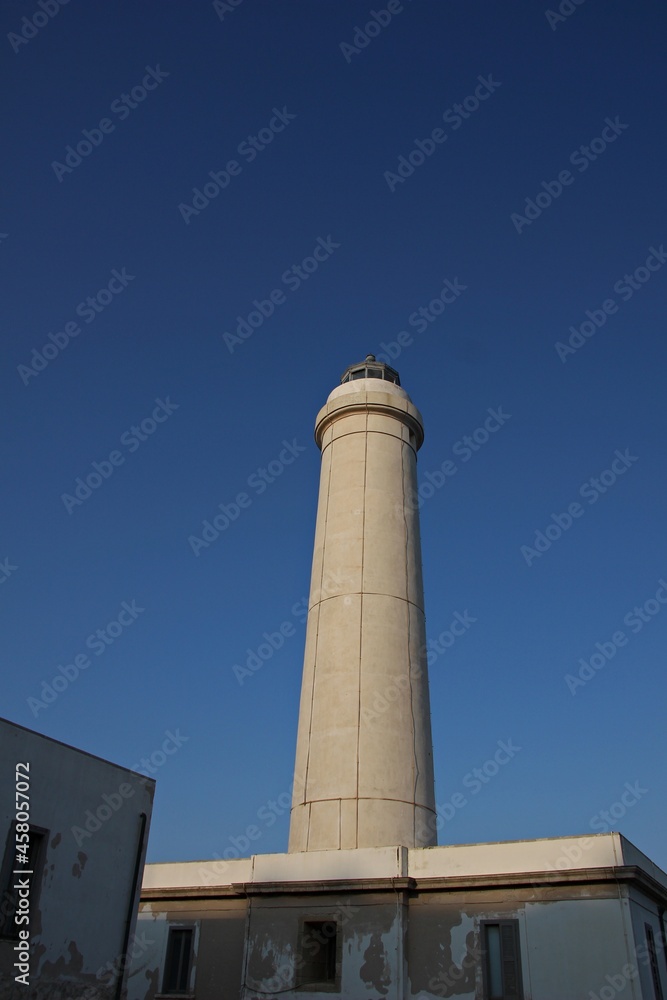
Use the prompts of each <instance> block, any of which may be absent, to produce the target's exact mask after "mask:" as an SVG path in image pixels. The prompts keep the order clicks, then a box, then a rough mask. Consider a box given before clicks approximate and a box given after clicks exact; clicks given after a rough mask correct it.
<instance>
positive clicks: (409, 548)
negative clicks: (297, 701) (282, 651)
mask: <svg viewBox="0 0 667 1000" xmlns="http://www.w3.org/2000/svg"><path fill="white" fill-rule="evenodd" d="M423 438H424V431H423V424H422V418H421V414H420V413H419V411H418V410H417V408H416V407H415V406H414V405H413V403H412V402H411V400H410V397H409V396H408V394H407V392H406V391H405V390H404V389H402V388H401V386H400V380H399V376H398V372H396V371H394V369H393V368H390V367H389V365H386V364H382V363H381V362H378V361H376V360H375V358H374V356H373V355H372V354H369V355H368V356H367V357H366V359H365V361H363V362H362V363H361V364H358V365H352V366H350V367H349V368H348V369H346V371H345V372H344V374H343V376H342V378H341V384H340V385H339V386H338V387H337V388H336V389H334V390H333V392H332V393H331V395H330V396H329V398H328V400H327V402H326V405H325V406H324V407H323V408H322V410H320V412H319V413H318V415H317V420H316V423H315V439H316V441H317V444H318V446H319V447H320V449H321V451H322V472H321V479H320V493H319V503H318V510H317V526H316V530H315V547H314V554H313V570H312V579H311V590H310V600H309V610H308V625H307V630H306V649H305V656H304V667H303V681H302V689H301V707H300V712H299V730H298V737H297V750H296V765H295V773H294V794H293V802H292V813H291V822H290V838H289V851H290V852H296V851H321V850H345V849H349V848H357V847H382V846H389V845H400V846H405V847H428V846H431V845H433V844H435V842H436V837H435V829H436V825H435V818H436V817H435V793H434V783H433V753H432V741H431V720H430V709H429V693H428V676H427V668H426V652H425V644H426V635H425V625H424V592H423V584H422V568H421V542H420V536H419V510H418V506H417V502H416V500H417V469H416V463H417V451H418V449H419V448H420V446H421V444H422V441H423Z"/></svg>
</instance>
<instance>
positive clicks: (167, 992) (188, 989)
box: [156, 921, 197, 997]
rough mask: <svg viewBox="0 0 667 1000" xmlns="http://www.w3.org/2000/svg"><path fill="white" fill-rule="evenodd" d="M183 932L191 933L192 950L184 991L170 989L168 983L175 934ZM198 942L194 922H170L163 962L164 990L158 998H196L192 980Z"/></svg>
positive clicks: (158, 994) (189, 955)
mask: <svg viewBox="0 0 667 1000" xmlns="http://www.w3.org/2000/svg"><path fill="white" fill-rule="evenodd" d="M183 931H189V932H190V949H189V954H188V959H187V972H186V974H185V980H186V985H185V989H182V990H181V989H169V988H168V983H167V975H168V972H169V958H170V948H171V945H172V941H173V939H174V936H175V932H176V933H179V932H183ZM196 940H197V924H196V923H192V922H188V921H183V922H182V923H181V922H180V921H178V922H177V921H170V922H169V927H168V930H167V940H166V942H165V947H164V961H163V968H162V983H161V987H162V988H161V990H160V992H159V993H157V994H156V996H158V997H193V996H194V993H195V990H194V982H192V979H193V970H194V957H195V946H196Z"/></svg>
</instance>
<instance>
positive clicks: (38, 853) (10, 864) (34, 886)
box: [0, 823, 48, 941]
mask: <svg viewBox="0 0 667 1000" xmlns="http://www.w3.org/2000/svg"><path fill="white" fill-rule="evenodd" d="M22 826H23V824H22ZM18 836H19V837H20V838H21V839H20V841H19V843H21V844H22V845H24V846H26V847H27V850H26V851H25V852H23V851H21V852H18V851H17V839H16V838H17V830H16V823H12V825H11V826H10V828H9V834H8V836H7V846H6V848H5V858H4V862H3V866H2V876H1V877H2V883H1V884H2V890H3V891H2V900H1V901H0V937H3V938H10V939H11V940H13V941H16V940H17V939H18V936H19V929H20V926H23V927H26V926H27V925H26V924H21V925H19V924H17V923H16V917H17V915H18V914H19V912H20V909H21V899H22V897H25V898H27V899H29V900H30V910H32V911H34V908H35V906H36V904H37V896H38V892H39V886H40V883H41V878H42V869H43V867H44V851H45V849H46V838H47V836H48V830H44V829H42V827H39V826H32V825H30V826H29V828H28V831H27V837H28V840H27V844H26V841H25V840H23V838H24V836H26V834H25V833H24V832H21V833H20V834H18ZM24 857H25V859H26V860H25V862H23V860H22V859H23V858H24ZM19 859H21V860H19ZM16 872H18V874H15V873H16ZM26 882H27V883H28V884H27V886H26V885H25V883H26ZM19 888H21V894H19ZM26 888H27V890H28V892H27V896H26V893H25V891H24V890H25V889H26Z"/></svg>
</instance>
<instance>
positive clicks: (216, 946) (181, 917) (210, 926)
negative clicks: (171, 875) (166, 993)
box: [127, 899, 247, 1000]
mask: <svg viewBox="0 0 667 1000" xmlns="http://www.w3.org/2000/svg"><path fill="white" fill-rule="evenodd" d="M246 909H247V908H246V900H245V899H241V900H237V899H216V900H197V901H180V900H176V901H170V902H165V903H160V904H154V903H142V904H141V907H140V911H139V918H138V920H137V940H138V941H139V942H140V944H141V952H140V954H138V955H137V956H136V957H135V958H134V960H133V962H132V966H131V969H130V975H129V977H128V982H127V1000H152V998H153V997H155V996H156V994H159V993H160V991H161V990H162V985H163V983H162V977H163V974H164V966H165V955H166V949H167V938H168V934H169V928H170V927H181V926H187V927H189V926H192V927H193V929H194V931H195V933H194V955H193V961H192V967H191V970H190V984H191V989H192V992H193V993H194V992H195V991H196V995H197V1000H207V998H211V1000H214V998H215V1000H220V998H221V997H225V998H227V997H229V998H236V997H238V996H239V991H240V985H241V982H242V979H243V954H244V936H245V929H246Z"/></svg>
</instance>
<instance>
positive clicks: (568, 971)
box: [130, 833, 667, 1000]
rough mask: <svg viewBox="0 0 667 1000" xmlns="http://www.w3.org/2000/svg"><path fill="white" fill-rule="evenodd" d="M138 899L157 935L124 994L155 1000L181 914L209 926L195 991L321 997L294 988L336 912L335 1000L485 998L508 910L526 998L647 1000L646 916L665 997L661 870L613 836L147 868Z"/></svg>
mask: <svg viewBox="0 0 667 1000" xmlns="http://www.w3.org/2000/svg"><path fill="white" fill-rule="evenodd" d="M634 867H637V868H638V869H640V872H639V874H638V877H637V878H635V881H634V882H633V881H632V878H633V877H634V876H633V875H632V869H633V868H634ZM644 876H648V880H649V881H648V882H647V881H646V879H645V878H644ZM198 879H201V880H202V881H201V885H202V887H201V888H199V889H197V888H196V886H197V884H198ZM216 879H217V881H216ZM627 879H630V881H628V880H627ZM642 880H643V881H642ZM645 884H646V885H648V886H651V887H652V888H651V890H650V891H651V892H652V895H650V894H649V893H648V891H645V889H644V888H643V886H644V885H645ZM204 885H205V886H206V888H203V886H204ZM144 894H145V896H146V897H147V896H150V897H151V898H150V900H149V899H148V898H146V900H145V902H144V903H143V904H142V912H141V914H140V921H139V928H140V930H142V929H146V933H147V936H148V937H149V938H150V939H151V940H152V942H153V943H152V944H151V945H150V949H149V951H147V953H146V955H145V959H144V961H143V965H141V966H137V965H136V964H135V966H134V969H133V973H134V974H133V976H132V979H131V984H132V985H131V990H132V991H131V995H130V1000H153V998H154V997H155V995H156V991H158V989H159V985H160V983H161V970H162V968H163V965H164V950H165V945H166V925H167V924H168V923H169V922H172V924H176V925H177V924H178V923H179V922H181V923H182V922H184V921H186V922H187V920H196V921H197V926H198V927H199V934H200V936H199V948H198V954H197V956H196V965H197V970H196V979H195V983H194V988H195V991H196V997H197V1000H220V997H228V996H229V997H234V998H236V997H237V996H238V997H239V998H240V1000H266V996H267V994H273V993H277V994H279V995H280V997H282V998H284V1000H297V998H298V997H301V998H303V997H304V995H305V996H306V997H309V998H310V1000H315V998H316V997H319V1000H324V997H325V994H324V993H323V992H313V991H309V990H307V989H305V988H302V989H299V990H294V989H293V988H294V987H295V986H298V984H299V982H300V979H299V976H300V974H301V973H302V970H303V968H304V962H303V961H302V960H301V953H300V951H299V934H300V929H301V927H302V924H303V921H304V920H330V919H335V920H336V922H337V924H338V928H339V938H340V959H341V976H340V982H339V983H338V984H336V988H335V990H334V991H332V993H331V995H332V996H337V997H341V998H345V1000H362V998H367V1000H415V998H418V1000H436V998H439V997H442V998H449V997H452V998H457V1000H482V998H483V996H484V993H483V971H482V964H483V958H482V931H481V925H482V922H483V921H485V920H491V921H494V920H500V919H513V920H517V921H518V926H519V937H520V951H521V969H522V978H523V988H524V1000H615V998H618V1000H654V993H653V984H652V980H651V974H650V967H649V965H648V963H647V961H646V951H645V947H644V944H645V930H644V924H645V923H646V922H650V923H651V926H652V927H653V928H654V937H655V941H656V949H657V951H658V962H659V968H660V974H661V976H662V977H664V978H663V979H662V984H663V992H664V994H665V996H666V997H667V988H666V987H667V965H666V964H665V954H664V949H663V947H662V944H661V942H662V940H663V939H662V933H661V928H660V920H659V906H660V905H661V904H660V903H659V902H657V901H656V900H658V901H659V900H662V905H665V906H667V875H665V873H664V872H662V871H661V870H660V869H659V868H657V867H656V866H655V865H652V864H651V863H650V862H649V861H648V859H645V858H644V856H643V855H641V853H640V852H639V851H637V850H636V848H634V847H633V845H632V844H629V843H628V842H627V841H625V840H624V839H623V838H622V837H621V836H620V835H619V834H616V833H613V834H598V835H594V836H592V837H561V838H551V839H543V840H531V841H513V842H508V843H496V844H467V845H460V846H452V847H433V848H425V849H411V850H408V849H406V848H403V847H399V848H396V847H393V848H391V847H386V848H377V849H359V850H350V851H322V852H303V853H299V854H274V855H256V856H254V857H253V858H249V859H242V860H241V859H240V860H236V861H230V862H191V863H187V864H179V865H151V866H149V867H148V869H147V872H146V878H145V888H144ZM188 894H191V895H192V897H193V898H191V899H187V898H184V897H185V896H187V895H188ZM206 894H208V896H209V897H210V898H203V897H204V896H205V895H206ZM216 894H217V895H216ZM179 895H180V897H181V898H177V897H179ZM161 896H162V897H163V898H160V897H161ZM195 897H198V898H195ZM221 956H223V957H221ZM223 982H224V989H223V987H222V983H223Z"/></svg>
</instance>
